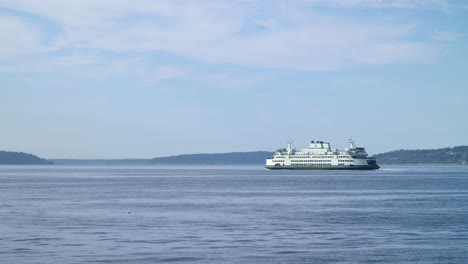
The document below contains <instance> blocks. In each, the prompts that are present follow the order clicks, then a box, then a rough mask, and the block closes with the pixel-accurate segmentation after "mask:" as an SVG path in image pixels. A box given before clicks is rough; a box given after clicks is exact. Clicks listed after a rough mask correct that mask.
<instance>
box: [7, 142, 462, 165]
mask: <svg viewBox="0 0 468 264" xmlns="http://www.w3.org/2000/svg"><path fill="white" fill-rule="evenodd" d="M272 154H273V152H270V151H251V152H231V153H212V154H184V155H177V156H169V157H157V158H153V159H50V160H46V159H43V158H39V157H37V156H35V155H32V154H28V153H23V152H10V151H0V165H6V164H10V165H15V164H18V165H21V164H24V165H25V164H31V165H40V164H59V165H60V164H63V165H158V164H167V165H256V164H264V163H265V158H266V157H268V156H271V155H272ZM373 156H374V157H376V158H377V162H378V163H379V164H468V146H457V147H450V148H441V149H423V150H421V149H418V150H403V149H401V150H394V151H389V152H385V153H381V154H376V155H373Z"/></svg>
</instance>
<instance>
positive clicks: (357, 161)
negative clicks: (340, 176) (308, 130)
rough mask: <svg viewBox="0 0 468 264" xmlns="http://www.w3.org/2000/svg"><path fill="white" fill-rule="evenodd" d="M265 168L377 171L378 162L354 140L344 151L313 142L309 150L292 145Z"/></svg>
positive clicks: (326, 143) (279, 152)
mask: <svg viewBox="0 0 468 264" xmlns="http://www.w3.org/2000/svg"><path fill="white" fill-rule="evenodd" d="M265 168H267V169H272V170H281V169H287V170H376V169H379V168H380V167H379V165H377V160H376V159H375V158H372V157H369V156H368V155H367V152H366V150H365V148H362V147H356V146H355V143H354V141H353V140H352V139H350V140H349V147H348V148H346V149H344V150H338V149H332V148H331V146H330V143H328V142H323V141H311V142H310V144H309V147H308V148H305V149H302V150H301V151H297V150H296V149H293V148H292V147H291V143H289V144H288V146H287V147H286V148H284V149H278V150H277V151H276V152H275V154H274V156H273V157H269V158H267V159H266V164H265Z"/></svg>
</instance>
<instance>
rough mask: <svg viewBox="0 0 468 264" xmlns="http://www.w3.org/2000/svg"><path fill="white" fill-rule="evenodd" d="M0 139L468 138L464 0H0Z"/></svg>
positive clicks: (132, 149) (81, 154)
mask: <svg viewBox="0 0 468 264" xmlns="http://www.w3.org/2000/svg"><path fill="white" fill-rule="evenodd" d="M0 122H1V123H0V149H1V150H10V151H24V152H29V153H33V154H36V155H38V156H41V157H45V158H82V159H92V158H152V157H159V156H167V155H177V154H188V153H218V152H237V151H254V150H275V149H277V148H280V147H284V146H285V145H286V143H287V142H288V141H290V140H294V143H293V146H294V147H295V148H298V149H300V148H303V147H306V146H307V144H308V142H309V141H310V140H322V141H327V142H331V144H332V146H333V147H337V148H344V147H346V146H347V142H348V139H349V138H350V137H352V138H353V139H354V140H355V141H356V143H357V145H359V146H363V147H366V149H367V150H368V152H369V153H371V154H376V153H380V152H385V151H390V150H395V149H416V148H419V149H424V148H439V147H450V146H457V145H468V2H467V1H462V0H460V1H449V0H374V1H371V0H329V1H327V0H289V1H288V0H278V1H266V0H250V1H247V0H237V1H235V0H234V1H221V0H218V1H210V0H203V1H182V0H168V1H166V0H158V1H145V0H141V1H124V0H99V1H96V0H68V1H60V0H41V1H35V0H31V1H25V0H12V1H9V0H0Z"/></svg>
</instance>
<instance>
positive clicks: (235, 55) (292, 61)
mask: <svg viewBox="0 0 468 264" xmlns="http://www.w3.org/2000/svg"><path fill="white" fill-rule="evenodd" d="M294 2H298V1H292V2H291V3H294ZM299 2H302V3H307V4H311V5H313V6H320V5H334V6H367V7H392V6H401V7H403V6H405V7H406V8H411V7H413V8H419V7H422V6H444V3H446V2H445V1H416V2H407V1H405V2H403V1H377V2H376V1H299ZM6 3H9V4H7V6H8V7H9V8H12V9H14V8H16V9H19V10H22V11H25V12H30V13H33V14H36V15H41V16H45V17H47V18H48V19H52V20H54V21H56V22H57V23H58V24H60V25H61V26H62V28H63V33H62V34H60V35H59V36H58V37H57V38H56V39H55V41H54V42H52V43H50V44H49V45H48V46H46V47H42V48H44V49H46V50H49V52H50V51H61V50H67V49H74V50H95V51H98V52H97V54H98V53H99V51H103V52H112V53H115V54H117V55H118V54H125V55H127V54H132V53H141V52H143V53H144V52H161V51H162V52H168V53H171V54H175V55H177V56H182V57H186V58H190V59H195V60H198V61H201V62H209V63H215V64H224V63H226V64H233V65H239V66H249V67H261V68H281V69H295V70H312V71H322V70H334V69H339V68H342V67H348V66H350V65H353V64H362V63H365V64H387V63H425V62H427V61H430V60H431V59H430V58H432V57H434V56H435V54H436V52H437V49H436V47H435V46H434V45H433V44H432V43H429V42H423V41H410V40H409V39H411V36H412V34H413V33H414V31H415V28H414V27H413V26H411V23H409V22H406V23H405V22H397V21H391V17H390V18H388V19H387V20H386V21H384V20H382V21H366V20H364V19H361V20H357V19H344V18H341V17H339V16H334V15H327V16H325V15H318V14H314V13H312V14H311V13H310V12H309V13H308V12H306V11H304V10H302V8H301V5H297V6H292V7H291V6H290V7H289V8H287V9H284V11H281V10H283V9H282V8H279V6H280V5H283V4H284V3H281V2H280V3H279V4H277V5H278V6H273V7H271V8H270V7H266V6H262V5H261V1H260V2H257V3H259V5H260V7H258V6H255V5H254V4H253V3H255V2H249V3H248V4H247V3H243V2H227V3H219V2H211V1H208V2H202V3H200V2H193V1H184V2H177V3H176V2H174V1H158V2H157V3H155V2H152V1H142V2H139V3H138V4H134V3H130V2H128V1H110V2H109V1H67V2H60V1H51V0H48V1H41V2H35V1H10V2H6ZM403 3H406V5H404V4H403ZM410 3H411V4H410ZM50 6H54V8H50ZM259 8H260V10H259ZM262 8H269V10H280V12H273V13H274V14H273V15H271V16H270V17H268V18H265V19H263V20H257V21H250V20H249V17H252V16H254V15H255V14H257V13H258V12H259V11H262V10H261V9H262ZM311 12H313V10H312V11H311ZM136 17H138V18H136ZM17 19H20V18H17ZM248 27H260V28H261V30H260V31H259V32H254V33H251V34H245V33H243V29H244V28H248ZM1 28H3V29H4V28H5V27H1ZM18 30H19V31H23V32H34V31H37V28H34V26H33V25H28V27H26V28H19V29H18ZM3 31H4V30H3ZM3 31H0V32H3ZM5 34H6V33H3V34H2V35H5ZM5 36H6V35H5ZM18 42H20V45H17V47H18V48H17V49H16V50H13V51H10V53H11V54H15V53H16V54H21V52H23V51H24V50H26V51H29V52H30V53H31V52H32V53H35V52H36V53H37V52H38V51H37V50H38V47H41V44H40V43H39V40H37V39H26V40H21V39H20V40H18ZM27 43H32V44H31V45H30V46H28V45H26V44H27ZM22 44H24V45H22ZM14 47H15V46H14V45H10V49H12V48H14ZM50 53H52V52H50ZM50 53H49V54H48V55H49V56H50V60H51V61H54V59H55V58H54V55H53V54H50ZM0 54H1V53H0ZM0 56H1V55H0ZM98 56H99V55H98ZM5 57H6V55H3V56H2V58H3V59H5ZM428 58H429V59H428ZM45 65H46V67H47V65H49V64H48V63H45ZM156 79H157V78H156Z"/></svg>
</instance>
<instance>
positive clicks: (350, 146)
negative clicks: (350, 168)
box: [349, 137, 355, 149]
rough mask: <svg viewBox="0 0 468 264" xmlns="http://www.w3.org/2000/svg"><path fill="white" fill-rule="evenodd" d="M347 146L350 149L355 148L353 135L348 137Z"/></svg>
mask: <svg viewBox="0 0 468 264" xmlns="http://www.w3.org/2000/svg"><path fill="white" fill-rule="evenodd" d="M349 148H350V149H353V148H355V147H354V140H353V137H350V138H349Z"/></svg>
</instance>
